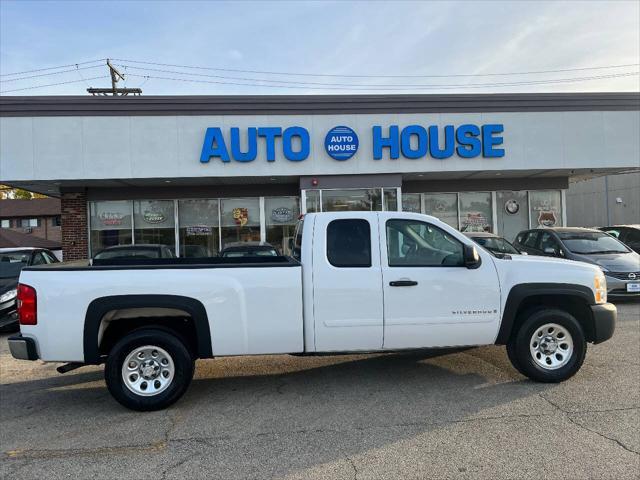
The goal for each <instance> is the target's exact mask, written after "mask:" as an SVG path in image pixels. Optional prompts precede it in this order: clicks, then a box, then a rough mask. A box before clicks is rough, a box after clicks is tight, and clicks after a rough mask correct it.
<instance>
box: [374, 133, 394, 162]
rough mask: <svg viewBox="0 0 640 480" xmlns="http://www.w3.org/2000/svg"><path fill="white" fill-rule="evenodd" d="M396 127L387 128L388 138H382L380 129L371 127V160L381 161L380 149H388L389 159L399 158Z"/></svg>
mask: <svg viewBox="0 0 640 480" xmlns="http://www.w3.org/2000/svg"><path fill="white" fill-rule="evenodd" d="M398 131H399V130H398V126H397V125H391V126H390V127H389V136H388V137H387V138H384V137H383V136H382V127H379V126H377V125H376V126H375V127H373V159H374V160H381V159H382V149H383V148H388V149H389V157H390V158H393V159H396V158H398V157H399V156H400V147H399V142H398Z"/></svg>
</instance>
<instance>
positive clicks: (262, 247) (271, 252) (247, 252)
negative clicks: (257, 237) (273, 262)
mask: <svg viewBox="0 0 640 480" xmlns="http://www.w3.org/2000/svg"><path fill="white" fill-rule="evenodd" d="M220 256H221V257H223V258H237V257H277V256H278V252H277V251H276V249H275V248H274V247H273V245H271V244H269V243H266V242H244V243H241V242H238V243H229V244H227V246H226V247H224V249H223V250H222V252H220Z"/></svg>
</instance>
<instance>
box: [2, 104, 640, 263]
mask: <svg viewBox="0 0 640 480" xmlns="http://www.w3.org/2000/svg"><path fill="white" fill-rule="evenodd" d="M639 167H640V94H638V93H575V94H574V93H566V94H479V95H467V94H465V95H349V96H346V95H345V96H342V95H341V96H147V97H145V96H140V97H89V96H87V97H85V96H73V97H64V96H60V97H57V96H48V97H7V96H5V97H0V183H3V184H8V185H11V186H14V187H20V188H24V189H27V190H31V191H34V192H39V193H44V194H46V195H49V196H55V197H59V198H60V199H61V218H62V247H63V252H64V255H65V259H68V260H72V259H79V258H86V257H87V256H89V255H92V254H94V253H96V252H97V251H99V250H101V249H103V248H105V247H108V246H112V245H119V244H133V243H135V244H148V243H153V244H156V243H161V244H165V245H168V246H169V247H170V248H171V249H172V250H173V251H174V252H175V254H176V255H178V256H191V257H194V256H203V255H215V254H216V253H217V252H219V251H220V250H221V249H222V248H224V247H225V246H229V245H230V244H235V243H238V242H248V241H264V242H269V243H271V244H272V245H274V246H275V247H276V248H278V249H279V250H280V251H281V252H283V253H288V245H289V242H288V240H289V238H291V236H292V235H293V229H294V226H295V222H296V220H297V218H298V217H299V215H300V214H301V213H306V212H319V211H344V210H380V211H384V210H393V211H400V210H406V211H412V212H423V213H427V214H431V215H434V216H436V217H438V218H440V219H441V220H442V221H444V222H446V223H448V224H449V225H451V226H453V227H455V228H457V229H459V230H462V231H488V232H495V233H497V234H501V235H504V236H505V237H507V238H509V239H512V238H513V237H514V236H515V234H517V233H518V232H519V231H521V230H523V229H526V228H529V227H536V226H539V225H541V226H554V225H555V226H560V225H565V224H566V223H567V198H566V190H567V188H568V186H569V182H570V180H572V179H581V178H589V177H597V176H601V175H606V174H614V173H620V172H626V171H632V170H638V169H639ZM1 208H2V202H0V217H1V216H2V211H1Z"/></svg>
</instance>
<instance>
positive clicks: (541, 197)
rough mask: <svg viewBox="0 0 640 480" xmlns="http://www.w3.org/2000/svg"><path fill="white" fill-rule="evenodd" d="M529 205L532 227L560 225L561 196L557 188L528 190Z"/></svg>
mask: <svg viewBox="0 0 640 480" xmlns="http://www.w3.org/2000/svg"><path fill="white" fill-rule="evenodd" d="M529 205H530V209H531V210H530V213H531V226H532V227H533V228H548V227H557V226H561V225H562V198H561V195H560V191H559V190H543V191H537V192H530V193H529Z"/></svg>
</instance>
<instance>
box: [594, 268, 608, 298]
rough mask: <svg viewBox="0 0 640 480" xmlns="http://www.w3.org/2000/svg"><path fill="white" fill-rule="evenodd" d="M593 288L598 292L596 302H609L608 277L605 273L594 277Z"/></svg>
mask: <svg viewBox="0 0 640 480" xmlns="http://www.w3.org/2000/svg"><path fill="white" fill-rule="evenodd" d="M593 290H594V291H595V292H596V303H607V279H606V278H605V276H604V273H599V274H596V276H595V277H593Z"/></svg>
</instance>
